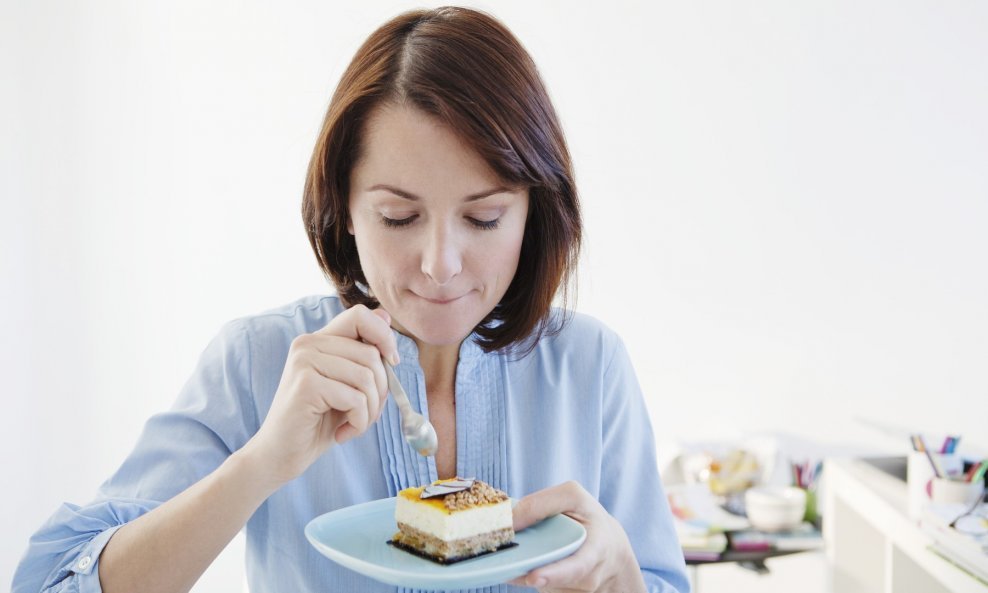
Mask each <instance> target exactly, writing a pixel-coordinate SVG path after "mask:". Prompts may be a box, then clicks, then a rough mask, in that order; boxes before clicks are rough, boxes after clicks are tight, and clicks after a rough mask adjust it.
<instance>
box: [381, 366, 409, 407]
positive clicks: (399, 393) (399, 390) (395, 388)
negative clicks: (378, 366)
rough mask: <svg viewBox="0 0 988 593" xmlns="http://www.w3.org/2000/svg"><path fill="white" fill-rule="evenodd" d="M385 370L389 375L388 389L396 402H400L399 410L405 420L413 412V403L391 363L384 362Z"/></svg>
mask: <svg viewBox="0 0 988 593" xmlns="http://www.w3.org/2000/svg"><path fill="white" fill-rule="evenodd" d="M384 372H385V373H386V374H387V375H388V391H390V392H391V395H392V396H394V398H395V403H396V404H398V411H400V412H401V418H402V420H404V419H405V418H407V417H408V414H410V413H411V412H412V404H411V403H410V402H409V401H408V394H407V393H405V389H404V388H403V387H402V386H401V383H400V382H399V381H398V377H397V376H396V375H395V370H394V368H393V367H392V366H391V364H390V363H388V362H385V363H384Z"/></svg>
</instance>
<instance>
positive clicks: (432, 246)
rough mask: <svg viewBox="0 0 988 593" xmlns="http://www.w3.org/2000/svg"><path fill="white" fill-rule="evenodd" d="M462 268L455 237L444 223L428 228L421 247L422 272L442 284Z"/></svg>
mask: <svg viewBox="0 0 988 593" xmlns="http://www.w3.org/2000/svg"><path fill="white" fill-rule="evenodd" d="M462 269H463V259H462V255H461V253H460V247H459V245H457V240H456V237H454V236H453V233H452V232H451V231H450V229H449V228H448V227H446V225H442V224H440V225H436V226H435V227H434V228H432V229H430V231H429V234H428V236H427V237H426V239H425V246H424V248H423V249H422V273H423V274H425V275H426V276H428V277H429V278H431V279H432V281H433V282H435V283H436V284H438V285H440V286H443V285H445V284H447V283H448V282H449V281H450V280H452V279H453V278H454V277H456V275H457V274H459V273H460V271H461V270H462Z"/></svg>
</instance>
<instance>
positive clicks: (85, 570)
mask: <svg viewBox="0 0 988 593" xmlns="http://www.w3.org/2000/svg"><path fill="white" fill-rule="evenodd" d="M123 525H124V524H121V525H114V526H113V527H110V528H109V529H107V530H105V531H102V532H101V533H100V534H99V535H97V536H96V537H94V538H93V539H91V540H89V543H87V544H86V545H85V546H83V547H82V549H81V550H80V551H79V553H78V554H76V556H75V558H74V559H73V560H72V564H70V565H69V566H67V567H66V568H67V569H68V570H69V571H70V572H73V573H75V574H74V575H73V576H72V577H70V578H72V579H76V584H77V587H78V591H79V593H103V587H102V586H101V585H100V582H99V570H97V568H98V567H99V557H100V554H102V553H103V548H105V547H106V543H107V542H109V541H110V538H111V537H113V534H114V533H116V532H117V530H118V529H120V528H121V527H123Z"/></svg>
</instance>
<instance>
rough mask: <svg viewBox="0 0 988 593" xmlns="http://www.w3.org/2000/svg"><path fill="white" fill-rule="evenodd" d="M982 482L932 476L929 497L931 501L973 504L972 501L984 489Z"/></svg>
mask: <svg viewBox="0 0 988 593" xmlns="http://www.w3.org/2000/svg"><path fill="white" fill-rule="evenodd" d="M984 487H985V485H984V483H983V482H981V481H980V480H979V481H977V482H965V481H964V480H951V479H950V478H933V483H932V489H931V491H930V492H931V495H932V496H931V497H930V499H931V500H932V501H933V502H945V503H946V502H951V503H961V504H965V505H970V504H974V501H975V500H977V499H978V497H979V496H981V493H982V492H983V491H984Z"/></svg>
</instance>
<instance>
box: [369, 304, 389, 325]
mask: <svg viewBox="0 0 988 593" xmlns="http://www.w3.org/2000/svg"><path fill="white" fill-rule="evenodd" d="M371 312H372V313H374V315H377V316H378V317H380V318H381V319H383V320H384V322H385V323H387V324H388V325H391V314H390V313H388V312H387V311H385V310H384V307H378V308H377V309H374V310H373V311H371Z"/></svg>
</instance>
